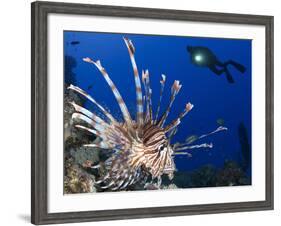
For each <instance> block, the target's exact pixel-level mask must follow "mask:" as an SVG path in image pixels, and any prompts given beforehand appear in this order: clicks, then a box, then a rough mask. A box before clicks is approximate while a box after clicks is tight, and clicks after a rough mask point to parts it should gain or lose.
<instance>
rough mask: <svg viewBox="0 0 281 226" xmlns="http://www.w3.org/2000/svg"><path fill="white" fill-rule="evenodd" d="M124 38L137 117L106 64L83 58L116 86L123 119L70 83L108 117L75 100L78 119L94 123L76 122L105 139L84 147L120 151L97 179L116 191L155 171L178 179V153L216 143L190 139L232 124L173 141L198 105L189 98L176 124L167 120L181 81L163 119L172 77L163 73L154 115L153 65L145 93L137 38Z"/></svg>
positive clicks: (145, 76) (145, 79)
mask: <svg viewBox="0 0 281 226" xmlns="http://www.w3.org/2000/svg"><path fill="white" fill-rule="evenodd" d="M124 41H125V44H126V46H127V48H128V52H129V56H130V60H131V63H132V67H133V72H134V78H135V86H136V109H137V112H136V119H135V120H133V119H132V117H131V115H130V112H129V111H128V109H127V106H126V104H125V102H124V100H123V98H122V96H121V94H120V93H119V91H118V89H117V87H116V86H115V85H114V83H113V81H112V80H111V79H110V77H109V75H108V74H107V72H106V70H105V69H104V68H103V67H102V65H101V63H100V61H93V60H91V59H90V58H88V57H87V58H84V59H83V60H84V61H85V62H87V63H90V64H93V65H94V66H96V67H97V69H98V70H99V71H100V72H101V74H102V75H103V77H104V79H105V80H106V82H107V83H108V85H109V86H110V88H111V90H112V92H113V94H114V96H115V98H116V100H117V102H118V104H119V107H120V109H121V112H122V115H123V119H124V120H123V121H122V122H119V121H118V120H117V119H115V118H114V117H113V116H112V115H111V114H110V113H109V112H108V111H107V110H106V109H105V108H104V107H103V106H101V105H100V104H99V103H98V102H97V101H96V100H95V99H94V98H93V97H91V96H90V95H89V94H87V93H86V92H85V91H84V90H82V89H80V88H79V87H76V86H73V85H70V86H69V89H71V90H74V91H76V92H78V93H79V94H81V95H82V96H84V97H85V98H87V99H88V100H90V101H91V102H92V103H93V104H94V105H96V107H97V108H98V109H99V110H100V111H101V112H102V113H103V115H104V116H105V119H102V118H101V117H99V116H98V115H97V114H95V113H93V112H90V111H89V110H87V109H85V108H83V107H82V106H79V105H77V104H75V103H74V102H72V103H71V104H72V105H73V107H74V108H75V111H76V112H75V113H73V115H72V118H73V119H80V120H82V121H84V122H86V123H87V124H88V125H89V126H88V127H85V126H82V125H75V126H76V127H77V128H80V129H83V130H86V131H88V132H90V133H92V134H94V135H95V136H97V137H99V138H100V139H99V142H98V143H93V144H85V145H84V146H87V147H95V148H100V149H107V150H113V151H114V154H112V155H111V157H109V158H108V159H107V160H106V161H105V162H104V165H105V167H106V169H107V172H106V173H105V174H104V175H103V176H102V177H101V178H99V179H98V180H96V181H95V185H96V186H98V187H99V188H101V189H108V190H113V191H114V190H126V189H128V188H129V187H130V186H132V185H134V184H136V183H138V182H139V181H140V180H144V181H145V180H146V178H147V177H148V176H151V178H152V179H154V178H157V179H158V182H161V176H162V175H163V174H167V175H168V176H169V178H170V179H172V178H173V173H174V171H175V170H176V168H175V163H174V156H175V155H177V154H186V155H190V153H189V152H183V150H188V149H193V148H202V147H203V148H211V147H212V144H200V145H190V144H191V143H192V142H195V141H196V140H198V139H201V138H204V137H206V136H207V135H210V134H213V133H215V132H218V131H221V130H225V129H226V128H225V127H219V128H218V129H216V130H215V131H213V132H211V133H209V134H205V135H202V136H200V137H197V138H196V139H194V140H192V142H185V143H182V144H179V143H176V144H174V145H172V144H171V143H170V141H171V138H172V137H173V136H174V135H175V133H176V132H177V127H178V125H179V124H180V122H181V119H182V118H183V117H184V116H185V115H186V114H187V113H188V112H189V111H190V110H191V109H192V108H193V105H192V104H191V103H187V104H186V106H185V109H184V111H183V112H182V113H181V114H180V115H179V116H178V117H177V118H176V119H175V120H173V121H172V122H171V123H169V124H167V125H165V121H166V119H167V116H168V115H169V112H170V109H171V107H172V104H173V102H174V100H175V97H176V95H177V94H178V92H179V91H180V89H181V85H180V83H179V81H177V80H176V81H175V82H174V84H173V85H172V87H171V96H170V101H169V105H168V107H167V109H166V110H165V111H164V113H163V114H162V116H161V117H160V118H159V119H158V115H159V112H160V106H161V100H162V94H163V91H164V87H165V81H166V76H165V75H162V80H161V81H160V85H161V89H160V98H159V102H158V107H157V112H156V114H155V117H154V116H153V111H152V98H151V95H152V89H151V87H150V81H149V72H148V70H146V71H142V83H143V88H144V92H145V93H144V95H143V94H142V85H141V79H140V76H139V72H138V69H137V65H136V61H135V57H134V53H135V48H134V46H133V44H132V42H131V40H129V39H127V38H124ZM180 151H181V152H180ZM99 167H100V164H98V165H95V166H92V168H99Z"/></svg>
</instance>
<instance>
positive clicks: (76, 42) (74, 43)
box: [70, 41, 80, 45]
mask: <svg viewBox="0 0 281 226" xmlns="http://www.w3.org/2000/svg"><path fill="white" fill-rule="evenodd" d="M70 44H71V45H78V44H80V42H79V41H72V42H70Z"/></svg>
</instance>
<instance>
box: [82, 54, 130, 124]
mask: <svg viewBox="0 0 281 226" xmlns="http://www.w3.org/2000/svg"><path fill="white" fill-rule="evenodd" d="M83 61H85V62H87V63H90V64H93V65H95V66H96V67H97V69H98V70H99V71H100V72H101V74H102V75H103V77H104V79H105V81H106V82H107V84H108V85H109V87H110V89H111V91H112V93H113V95H114V96H115V99H116V100H117V102H118V105H119V107H120V109H121V112H122V115H123V118H124V120H125V122H126V124H127V125H128V127H132V118H131V115H130V113H129V111H128V108H127V106H126V104H125V102H124V100H123V98H122V96H121V94H120V93H119V91H118V89H117V87H116V86H115V84H114V83H113V81H112V80H111V79H110V77H109V75H108V73H107V72H106V70H105V69H104V68H103V67H102V65H101V62H100V61H99V60H98V61H96V62H95V61H93V60H92V59H91V58H89V57H86V58H83Z"/></svg>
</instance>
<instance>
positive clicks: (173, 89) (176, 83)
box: [157, 80, 182, 127]
mask: <svg viewBox="0 0 281 226" xmlns="http://www.w3.org/2000/svg"><path fill="white" fill-rule="evenodd" d="M181 87H182V85H181V84H180V82H179V81H178V80H175V81H174V84H173V85H172V87H171V97H170V102H169V105H168V107H167V109H166V111H165V112H164V114H163V115H162V117H161V118H160V120H159V122H157V125H158V126H159V127H163V125H164V124H165V121H166V119H167V117H168V115H169V113H170V110H171V107H172V105H173V103H174V100H175V98H176V95H177V94H178V93H179V91H180V89H181Z"/></svg>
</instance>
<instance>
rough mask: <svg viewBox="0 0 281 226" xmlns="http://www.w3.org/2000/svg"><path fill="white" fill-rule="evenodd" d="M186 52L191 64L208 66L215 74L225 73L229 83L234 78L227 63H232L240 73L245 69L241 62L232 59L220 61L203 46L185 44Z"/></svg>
mask: <svg viewBox="0 0 281 226" xmlns="http://www.w3.org/2000/svg"><path fill="white" fill-rule="evenodd" d="M187 52H189V53H190V57H191V62H192V64H194V65H196V66H199V67H208V68H209V69H210V70H211V71H212V72H214V73H215V74H216V75H221V74H222V73H225V75H226V79H227V81H228V82H229V83H234V79H233V77H232V75H231V74H230V72H229V70H228V65H232V66H233V67H235V68H236V69H237V70H238V71H240V72H241V73H244V72H245V71H246V68H245V67H244V66H243V65H242V64H239V63H237V62H235V61H233V60H228V61H225V62H221V61H220V60H219V59H218V58H217V56H216V55H215V54H214V53H213V52H212V51H211V50H210V49H209V48H207V47H204V46H187Z"/></svg>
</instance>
